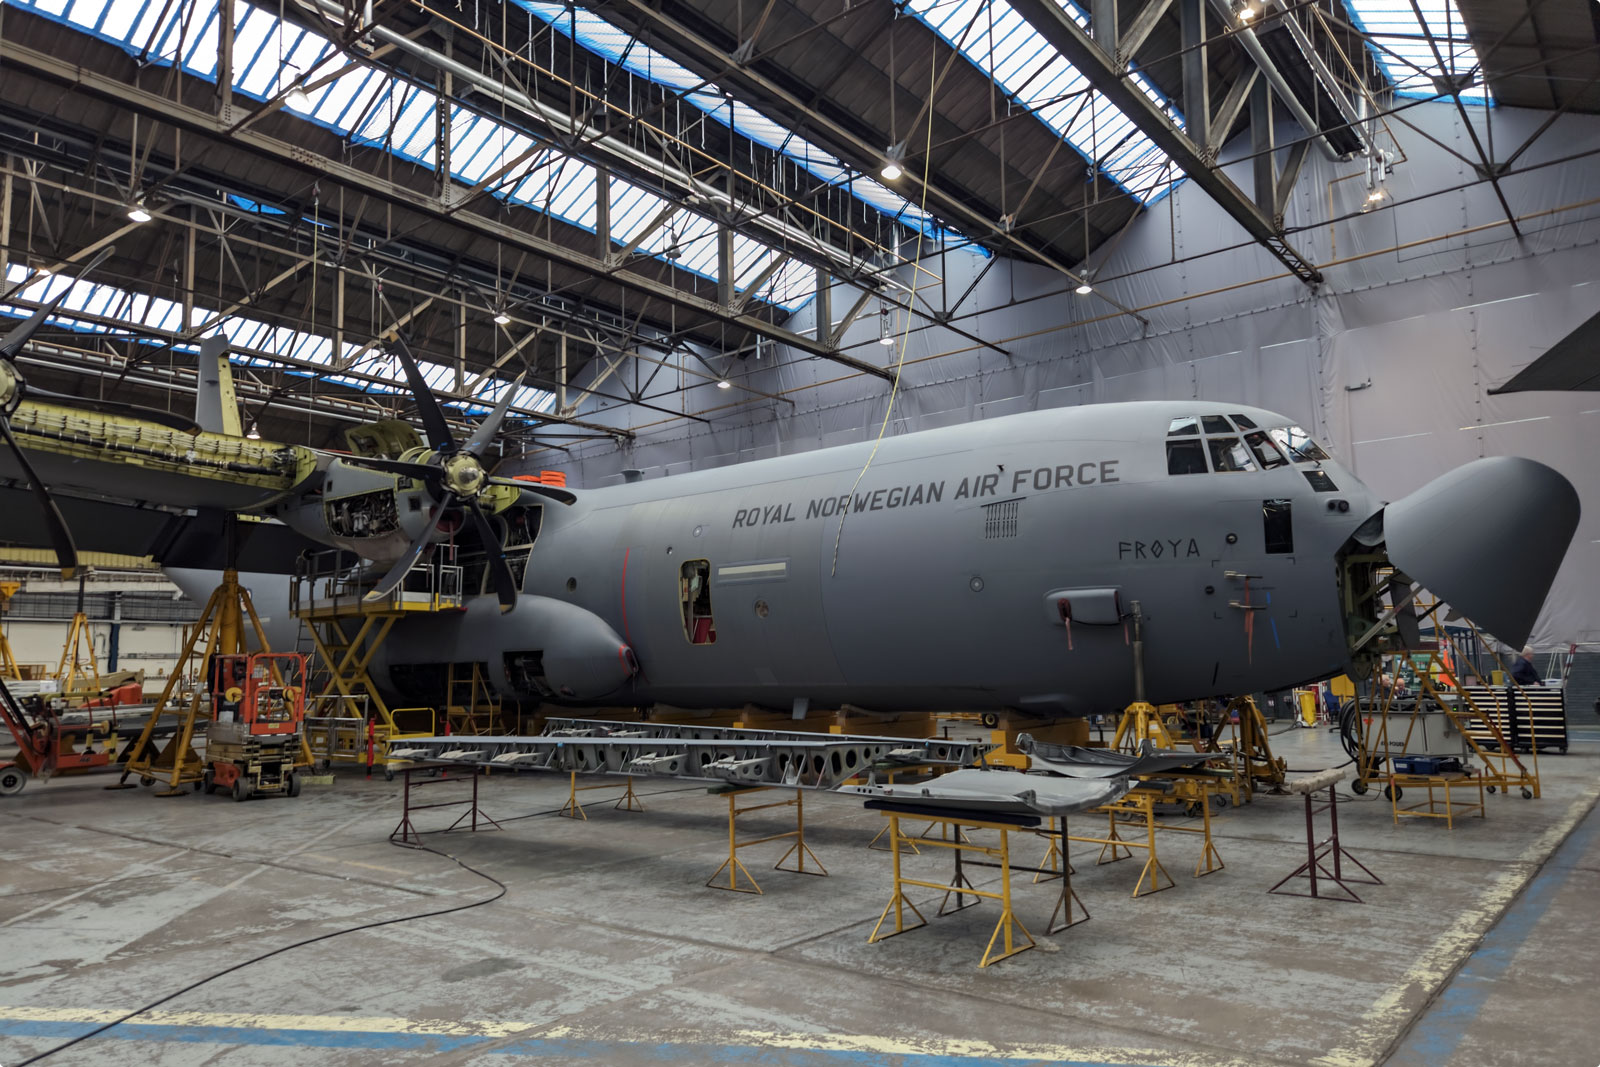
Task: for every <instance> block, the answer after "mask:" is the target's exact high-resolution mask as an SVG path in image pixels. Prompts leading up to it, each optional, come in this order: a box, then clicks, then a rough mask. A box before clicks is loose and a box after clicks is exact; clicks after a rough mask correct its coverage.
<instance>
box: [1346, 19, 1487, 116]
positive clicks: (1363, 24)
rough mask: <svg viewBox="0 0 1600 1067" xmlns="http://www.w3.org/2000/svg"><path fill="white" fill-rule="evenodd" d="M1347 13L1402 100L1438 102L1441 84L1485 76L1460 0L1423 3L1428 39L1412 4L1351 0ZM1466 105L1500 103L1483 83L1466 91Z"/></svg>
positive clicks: (1464, 91) (1464, 97) (1422, 23)
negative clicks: (1452, 78) (1438, 80)
mask: <svg viewBox="0 0 1600 1067" xmlns="http://www.w3.org/2000/svg"><path fill="white" fill-rule="evenodd" d="M1345 7H1346V8H1348V9H1349V11H1350V18H1351V21H1352V22H1354V23H1355V25H1356V27H1357V28H1358V29H1360V30H1361V31H1362V32H1363V33H1365V34H1367V36H1368V37H1369V41H1368V44H1367V47H1368V48H1369V49H1371V51H1372V54H1373V57H1374V58H1375V59H1377V61H1378V65H1379V66H1380V67H1382V68H1383V72H1384V73H1385V74H1386V75H1388V77H1389V80H1390V81H1391V82H1393V83H1394V90H1395V93H1396V94H1397V95H1399V96H1405V97H1414V98H1415V97H1421V98H1428V97H1433V96H1436V95H1438V94H1439V92H1440V90H1441V89H1442V88H1443V86H1440V85H1435V83H1434V79H1435V78H1438V77H1440V76H1441V75H1450V76H1459V75H1463V74H1467V73H1469V72H1471V73H1474V74H1477V73H1479V69H1478V52H1477V49H1475V48H1474V47H1473V46H1472V39H1471V37H1470V36H1469V35H1468V33H1467V27H1466V24H1465V23H1464V22H1462V20H1461V11H1460V9H1459V8H1457V7H1456V2H1455V0H1419V2H1418V4H1417V7H1418V8H1420V9H1421V10H1422V17H1423V20H1424V22H1425V23H1426V26H1427V33H1426V34H1424V32H1423V25H1424V22H1418V21H1417V13H1416V11H1415V10H1414V9H1413V8H1412V6H1411V0H1345ZM1429 36H1432V38H1433V42H1434V44H1437V45H1438V47H1439V55H1441V56H1443V57H1444V69H1443V70H1441V69H1440V67H1439V60H1438V59H1437V58H1435V56H1434V53H1433V47H1432V46H1431V45H1430V44H1429V43H1428V37H1429ZM1461 99H1462V100H1464V101H1466V102H1468V103H1473V104H1485V105H1492V104H1493V103H1494V98H1493V96H1492V95H1491V94H1490V92H1489V87H1488V85H1487V84H1486V83H1485V82H1483V81H1481V80H1480V81H1479V82H1478V83H1477V84H1475V85H1473V86H1472V87H1471V88H1468V89H1463V90H1462V91H1461Z"/></svg>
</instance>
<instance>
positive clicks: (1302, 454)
mask: <svg viewBox="0 0 1600 1067" xmlns="http://www.w3.org/2000/svg"><path fill="white" fill-rule="evenodd" d="M1267 432H1268V433H1270V434H1271V435H1272V439H1273V440H1274V441H1276V442H1277V443H1278V447H1280V448H1282V449H1283V450H1284V452H1286V453H1288V456H1289V459H1290V461H1292V462H1294V463H1321V462H1323V461H1324V460H1326V459H1327V458H1328V454H1327V453H1326V452H1324V451H1323V450H1322V446H1321V445H1319V444H1317V443H1316V442H1315V441H1313V440H1312V439H1311V435H1310V434H1308V433H1306V432H1305V431H1304V430H1302V429H1301V428H1300V427H1298V426H1280V427H1277V428H1276V429H1272V430H1269V431H1267Z"/></svg>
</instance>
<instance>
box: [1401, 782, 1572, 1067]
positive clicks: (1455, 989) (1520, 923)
mask: <svg viewBox="0 0 1600 1067" xmlns="http://www.w3.org/2000/svg"><path fill="white" fill-rule="evenodd" d="M1597 843H1600V806H1596V807H1594V808H1591V809H1590V810H1589V813H1588V814H1587V815H1585V816H1584V817H1583V821H1581V822H1580V823H1578V825H1577V827H1576V828H1574V829H1573V831H1572V833H1570V834H1568V835H1567V839H1566V840H1565V841H1563V842H1562V843H1561V846H1560V847H1559V848H1557V849H1556V850H1555V852H1554V853H1553V854H1552V855H1551V856H1550V858H1549V859H1548V860H1547V861H1546V862H1545V864H1544V866H1543V867H1542V868H1540V870H1539V873H1538V874H1536V875H1534V877H1533V880H1532V881H1531V882H1529V883H1528V887H1527V889H1525V890H1524V891H1523V893H1522V895H1521V896H1519V897H1518V898H1517V899H1516V901H1514V902H1513V903H1512V905H1511V907H1510V909H1508V910H1507V911H1506V913H1505V914H1504V915H1502V916H1501V917H1500V920H1499V921H1498V922H1496V923H1495V924H1494V926H1493V927H1491V928H1490V930H1489V932H1488V933H1487V934H1485V935H1484V938H1483V943H1482V944H1480V945H1479V946H1478V948H1477V950H1476V951H1474V952H1473V953H1472V955H1471V956H1468V957H1467V962H1466V963H1464V964H1463V965H1462V967H1461V970H1460V971H1458V972H1457V973H1456V976H1455V977H1454V978H1453V979H1451V981H1450V984H1449V985H1448V986H1446V987H1445V989H1444V991H1443V992H1442V993H1440V994H1439V997H1438V999H1437V1000H1435V1001H1434V1002H1433V1003H1432V1004H1431V1005H1429V1006H1428V1007H1427V1009H1425V1011H1424V1012H1423V1015H1422V1018H1421V1019H1419V1020H1418V1021H1417V1024H1416V1025H1415V1026H1414V1027H1412V1029H1411V1032H1410V1033H1408V1034H1407V1035H1406V1036H1405V1038H1404V1039H1403V1040H1402V1041H1401V1043H1400V1044H1399V1046H1398V1047H1396V1048H1395V1050H1394V1052H1393V1053H1392V1054H1391V1055H1390V1056H1389V1057H1388V1059H1389V1060H1400V1061H1402V1062H1406V1063H1410V1062H1420V1063H1450V1062H1452V1056H1453V1055H1454V1053H1455V1050H1456V1046H1457V1045H1459V1044H1460V1043H1461V1038H1462V1036H1463V1035H1464V1034H1465V1032H1466V1028H1467V1025H1468V1024H1469V1023H1471V1022H1472V1021H1473V1020H1474V1019H1476V1018H1477V1016H1478V1013H1479V1012H1480V1011H1481V1010H1482V1009H1483V1005H1484V1002H1485V1001H1487V1000H1488V999H1489V994H1490V993H1491V992H1493V991H1494V987H1495V984H1496V983H1497V982H1499V981H1501V980H1502V979H1503V978H1504V976H1505V972H1506V969H1507V968H1508V967H1510V965H1511V962H1512V960H1513V959H1515V958H1516V955H1517V952H1518V951H1519V950H1520V949H1521V948H1522V946H1523V943H1524V942H1526V941H1527V939H1528V935H1529V934H1531V933H1532V932H1533V929H1534V927H1535V926H1537V925H1538V924H1539V921H1540V920H1541V919H1543V918H1544V914H1545V912H1546V911H1548V910H1549V908H1550V903H1551V901H1553V900H1554V899H1555V897H1556V894H1557V893H1559V892H1560V891H1561V889H1562V887H1563V886H1564V885H1565V884H1566V881H1567V879H1568V878H1570V877H1571V876H1572V873H1573V871H1574V870H1576V869H1577V867H1578V865H1579V864H1580V863H1581V862H1582V861H1583V859H1584V857H1585V856H1586V855H1587V854H1588V853H1589V852H1590V850H1592V849H1594V848H1595V846H1596V844H1597Z"/></svg>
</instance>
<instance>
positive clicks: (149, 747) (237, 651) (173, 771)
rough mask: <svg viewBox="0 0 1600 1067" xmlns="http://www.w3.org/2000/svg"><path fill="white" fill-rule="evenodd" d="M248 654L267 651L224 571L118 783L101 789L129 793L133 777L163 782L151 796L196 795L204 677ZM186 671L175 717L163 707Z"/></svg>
mask: <svg viewBox="0 0 1600 1067" xmlns="http://www.w3.org/2000/svg"><path fill="white" fill-rule="evenodd" d="M247 624H248V626H249V629H248V631H247V630H246V625H247ZM250 634H253V635H254V636H255V643H256V648H255V649H254V650H252V649H251V648H250V647H249V642H248V640H247V638H248V636H249V635H250ZM251 651H260V652H268V651H271V648H270V646H268V644H267V635H266V634H265V633H264V632H263V631H262V629H261V619H260V618H259V617H257V615H256V609H255V605H254V604H252V603H251V602H250V591H249V590H248V589H246V588H244V587H243V586H241V585H240V584H239V572H238V571H236V570H234V569H232V568H231V567H230V568H229V569H228V570H225V571H223V572H222V584H221V585H219V586H217V587H216V588H215V589H213V590H212V591H211V596H210V597H209V598H208V599H207V600H206V606H205V610H204V611H203V612H201V613H200V621H199V622H197V623H196V624H195V626H194V629H193V630H191V631H190V632H189V640H188V641H187V643H185V645H184V647H183V651H182V652H181V653H180V654H179V655H178V662H177V663H176V664H174V665H173V668H172V673H171V674H170V675H169V676H168V677H167V684H166V685H165V686H163V687H162V689H161V696H160V698H159V699H158V700H157V701H156V705H155V708H154V710H152V711H151V712H150V718H149V720H148V721H147V722H146V723H145V725H144V730H143V731H142V732H141V733H140V734H139V736H138V738H137V739H136V740H135V741H134V742H133V744H131V745H129V746H128V748H127V749H126V751H125V754H124V756H123V770H122V778H121V780H120V781H118V783H117V784H116V785H109V786H106V788H107V789H131V788H132V787H133V786H132V783H130V782H129V781H128V779H129V778H131V777H135V776H137V777H138V779H139V784H140V785H153V784H154V783H155V782H157V781H163V782H165V783H166V784H167V788H166V789H164V790H162V791H161V792H159V793H157V794H156V795H157V796H162V797H170V796H177V795H179V794H181V793H184V792H186V791H187V790H186V789H185V788H184V787H185V786H191V787H193V788H194V789H196V790H198V789H199V788H200V783H201V780H202V778H203V776H204V773H205V762H204V761H203V760H201V758H200V756H199V754H198V753H197V752H195V750H194V738H195V725H196V723H198V722H199V721H200V720H201V719H210V718H211V714H212V712H211V707H210V705H209V704H208V705H206V707H205V708H204V709H202V707H201V703H202V701H203V699H204V698H205V696H206V693H207V691H208V690H209V688H210V686H209V684H208V680H207V678H206V677H205V675H206V672H207V671H209V670H210V668H211V664H212V663H214V662H215V660H216V657H218V656H229V655H248V654H249V653H250V652H251ZM189 667H193V668H194V674H195V675H196V678H195V681H194V689H193V692H192V693H191V694H190V695H189V697H188V698H187V700H185V701H184V702H183V703H182V704H180V705H179V707H178V708H177V709H176V710H175V711H169V710H168V707H169V704H170V703H171V702H172V699H173V697H174V695H175V694H176V692H177V689H178V685H179V682H180V681H181V680H182V678H183V677H184V675H185V671H186V668H189ZM174 715H175V716H176V717H177V719H178V722H177V727H176V729H175V730H174V731H173V733H172V735H171V736H170V737H168V738H167V739H166V741H165V742H163V743H162V744H161V745H160V747H159V748H158V747H157V746H156V742H155V733H156V729H157V726H158V724H159V723H160V722H161V721H162V720H163V719H168V720H170V718H171V717H172V716H174Z"/></svg>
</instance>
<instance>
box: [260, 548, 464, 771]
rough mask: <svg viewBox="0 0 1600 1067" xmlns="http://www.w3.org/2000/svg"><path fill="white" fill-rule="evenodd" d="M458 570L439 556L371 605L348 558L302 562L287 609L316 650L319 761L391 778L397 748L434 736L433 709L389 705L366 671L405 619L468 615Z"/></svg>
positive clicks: (313, 721)
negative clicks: (392, 752) (380, 771)
mask: <svg viewBox="0 0 1600 1067" xmlns="http://www.w3.org/2000/svg"><path fill="white" fill-rule="evenodd" d="M461 572H462V569H461V567H460V566H459V565H456V564H451V563H446V562H444V561H443V560H441V559H437V558H436V559H433V560H428V561H426V562H421V563H418V564H417V565H416V566H415V567H413V568H412V569H411V571H410V572H409V573H408V574H407V575H406V578H405V580H404V581H402V582H401V583H400V584H399V585H398V586H396V587H395V589H394V591H393V592H391V593H390V594H389V595H388V596H386V597H383V598H382V599H379V600H377V601H368V600H367V599H366V593H367V589H368V585H367V583H366V582H365V581H364V580H363V575H362V574H361V572H360V570H359V569H358V566H357V561H355V560H354V559H353V558H352V557H351V556H350V554H349V553H343V552H339V551H337V550H330V551H326V552H317V553H313V554H310V555H307V556H303V557H301V559H300V561H299V562H298V564H297V565H296V568H295V575H294V583H293V585H292V586H291V588H290V600H289V610H290V611H291V612H292V613H293V614H294V616H295V617H296V618H297V619H299V620H300V623H301V626H302V628H303V629H304V631H305V633H306V634H307V635H308V636H309V637H310V639H311V643H312V646H313V647H314V649H315V652H316V664H315V667H314V668H313V670H312V678H311V684H310V685H309V686H308V688H307V692H308V693H309V694H310V699H309V701H308V707H309V709H310V715H309V716H308V717H307V718H306V742H307V744H308V746H309V747H310V749H311V753H312V756H313V757H314V758H315V759H317V760H320V761H326V762H327V763H329V764H333V763H356V764H365V765H367V766H368V767H369V768H370V767H373V766H382V767H383V768H384V769H385V771H386V773H390V775H391V776H392V771H391V770H390V767H389V764H390V759H389V747H390V746H391V745H392V744H394V743H395V742H397V741H403V740H406V739H409V738H418V737H432V736H434V734H435V733H436V732H437V730H436V726H435V714H436V713H435V711H434V709H432V708H391V707H390V706H389V704H388V702H387V701H385V700H384V698H383V694H382V693H381V692H379V690H378V686H377V685H376V683H374V681H373V679H372V675H371V674H370V673H369V668H370V666H371V664H372V660H373V657H375V656H376V655H377V653H378V650H379V649H380V648H382V647H383V642H384V640H385V639H387V638H388V636H389V632H390V631H391V630H392V629H394V624H395V623H397V622H399V621H400V620H401V619H403V618H406V617H408V616H411V615H417V614H433V613H438V612H442V611H461V610H463V598H462V594H461Z"/></svg>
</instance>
